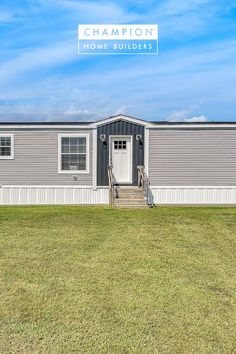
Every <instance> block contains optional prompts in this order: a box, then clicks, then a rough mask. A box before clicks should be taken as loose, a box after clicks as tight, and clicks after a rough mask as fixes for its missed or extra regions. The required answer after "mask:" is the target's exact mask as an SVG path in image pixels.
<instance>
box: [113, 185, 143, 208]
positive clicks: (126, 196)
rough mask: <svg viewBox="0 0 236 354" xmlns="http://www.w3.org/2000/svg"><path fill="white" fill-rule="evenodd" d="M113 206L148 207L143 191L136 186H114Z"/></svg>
mask: <svg viewBox="0 0 236 354" xmlns="http://www.w3.org/2000/svg"><path fill="white" fill-rule="evenodd" d="M114 206H115V207H116V208H129V209H146V208H148V205H147V200H146V197H145V195H144V192H143V190H142V189H141V188H138V187H134V186H132V187H128V186H124V187H123V186H122V187H120V186H119V187H116V188H115V198H114Z"/></svg>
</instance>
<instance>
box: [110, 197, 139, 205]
mask: <svg viewBox="0 0 236 354" xmlns="http://www.w3.org/2000/svg"><path fill="white" fill-rule="evenodd" d="M115 204H116V205H119V204H133V205H142V204H144V205H145V204H146V199H144V198H142V199H120V198H117V199H115Z"/></svg>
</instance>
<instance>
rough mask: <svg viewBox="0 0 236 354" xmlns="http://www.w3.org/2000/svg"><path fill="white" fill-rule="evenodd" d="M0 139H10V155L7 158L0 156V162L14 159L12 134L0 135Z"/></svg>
mask: <svg viewBox="0 0 236 354" xmlns="http://www.w3.org/2000/svg"><path fill="white" fill-rule="evenodd" d="M0 138H11V155H9V156H2V155H0V160H13V159H14V150H15V143H14V134H2V133H0Z"/></svg>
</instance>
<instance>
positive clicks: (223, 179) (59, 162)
mask: <svg viewBox="0 0 236 354" xmlns="http://www.w3.org/2000/svg"><path fill="white" fill-rule="evenodd" d="M109 203H112V204H114V205H117V206H119V205H120V206H127V205H129V206H144V205H149V206H151V205H161V204H167V205H169V204H181V205H184V204H187V205H188V204H192V205H198V204H213V205H222V204H224V205H232V204H236V123H228V122H222V123H219V122H217V123H213V122H209V123H170V122H148V121H145V120H140V119H136V118H133V117H129V116H126V115H117V116H113V117H109V118H106V119H103V120H100V121H97V122H80V123H79V122H70V123H68V122H63V123H62V122H59V123H55V122H47V123H45V122H42V123H35V122H33V123H7V122H5V123H0V205H25V204H29V205H31V204H36V205H42V204H109Z"/></svg>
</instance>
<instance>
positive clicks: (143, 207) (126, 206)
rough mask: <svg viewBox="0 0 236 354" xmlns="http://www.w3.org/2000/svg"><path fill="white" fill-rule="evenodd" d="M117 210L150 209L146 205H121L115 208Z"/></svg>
mask: <svg viewBox="0 0 236 354" xmlns="http://www.w3.org/2000/svg"><path fill="white" fill-rule="evenodd" d="M115 207H116V208H117V209H148V208H149V206H148V205H147V204H145V205H126V204H124V205H123V204H120V205H116V206H115Z"/></svg>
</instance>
